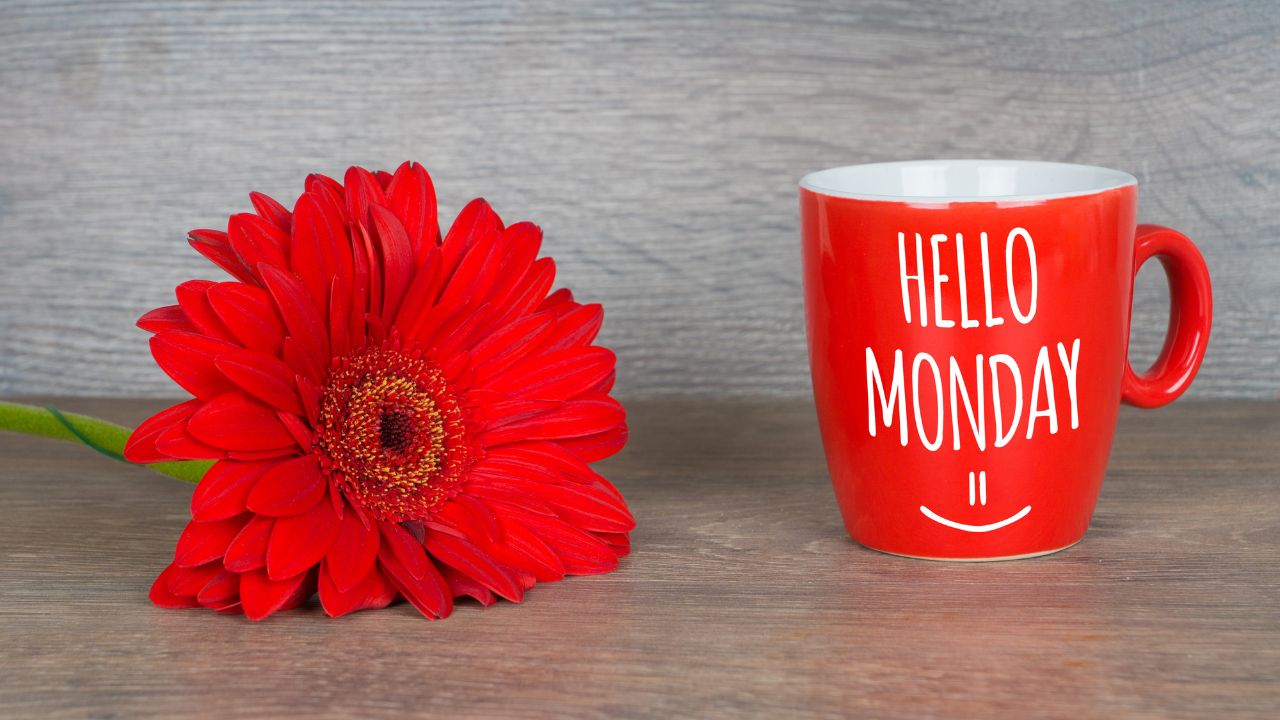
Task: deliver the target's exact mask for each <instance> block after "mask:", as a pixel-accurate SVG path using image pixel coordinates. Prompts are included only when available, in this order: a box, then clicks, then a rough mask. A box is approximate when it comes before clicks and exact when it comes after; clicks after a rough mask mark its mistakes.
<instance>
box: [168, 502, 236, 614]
mask: <svg viewBox="0 0 1280 720" xmlns="http://www.w3.org/2000/svg"><path fill="white" fill-rule="evenodd" d="M248 520H249V518H248V517H247V516H243V515H241V516H236V517H233V518H228V519H226V520H217V521H215V522H207V523H206V522H197V521H194V520H193V521H191V522H189V523H187V527H186V529H185V530H183V531H182V535H181V536H179V537H178V547H177V549H176V550H175V551H174V553H173V562H174V564H175V565H177V566H178V567H181V568H191V567H196V566H199V565H204V564H205V563H211V562H213V561H214V560H220V559H222V556H223V555H225V554H226V552H227V547H228V546H229V545H230V544H231V540H232V539H234V538H235V536H236V535H237V534H239V533H240V531H241V530H242V529H243V528H244V526H245V523H246V522H248ZM197 589H198V588H197ZM191 594H192V595H194V594H195V593H194V592H193V593H191Z"/></svg>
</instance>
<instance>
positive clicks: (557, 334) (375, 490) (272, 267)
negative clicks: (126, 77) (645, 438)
mask: <svg viewBox="0 0 1280 720" xmlns="http://www.w3.org/2000/svg"><path fill="white" fill-rule="evenodd" d="M250 197H251V198H252V200H253V205H254V208H255V209H256V210H257V212H256V213H243V214H240V215H234V216H232V218H231V221H230V223H229V227H228V230H227V232H225V233H224V232H219V231H215V230H196V231H193V232H192V233H191V244H192V246H194V247H195V249H196V250H198V251H199V252H200V253H201V254H203V255H204V256H205V257H206V258H208V259H209V260H211V261H213V263H214V264H216V265H218V266H219V267H221V268H222V269H223V270H226V271H227V272H228V273H230V274H231V275H232V276H233V277H234V278H235V280H234V281H228V282H211V281H206V280H192V281H190V282H186V283H183V284H182V285H179V286H178V288H177V299H178V304H176V305H170V306H167V307H162V308H158V309H156V310H153V311H151V312H149V313H147V314H146V315H144V316H143V317H142V319H141V320H139V321H138V325H139V326H140V327H142V328H143V329H144V330H148V331H150V332H152V333H155V336H154V337H152V338H151V352H152V354H153V355H154V356H155V359H156V362H157V363H158V364H159V365H160V367H161V369H163V370H164V371H165V372H166V373H168V375H169V376H170V377H171V378H173V379H174V381H176V382H177V383H178V384H179V385H181V386H182V387H183V388H184V389H186V390H187V391H189V392H190V393H191V394H192V395H194V396H195V397H194V398H193V399H192V400H188V401H187V402H184V403H182V404H180V405H176V406H174V407H172V408H169V409H168V410H165V411H163V412H161V413H159V414H157V415H156V416H154V417H152V418H151V419H149V420H147V421H146V422H145V423H143V424H142V425H141V426H140V427H139V428H138V429H137V430H136V431H135V432H134V434H133V437H132V438H131V439H130V440H129V445H128V447H127V448H126V450H125V455H126V457H127V458H128V459H129V460H132V461H134V462H140V463H150V462H158V461H163V460H174V459H184V460H200V459H212V460H216V463H215V464H214V465H213V467H212V469H210V470H209V472H208V473H207V474H206V475H205V476H204V478H203V479H202V480H201V481H200V484H199V485H198V486H197V487H196V489H195V493H194V494H193V496H192V498H191V517H192V519H191V522H190V524H188V525H187V528H186V530H185V531H183V533H182V536H181V537H180V538H179V539H178V546H177V551H176V552H175V554H174V561H173V563H172V564H171V565H170V566H169V567H168V568H166V569H165V570H164V572H162V573H161V574H160V577H159V578H157V579H156V582H155V585H154V586H153V587H152V589H151V599H152V601H153V602H155V603H156V604H157V605H161V606H164V607H196V606H203V607H207V608H212V609H214V610H217V611H219V612H244V614H245V615H247V616H249V617H250V618H252V619H254V620H259V619H262V618H265V617H267V616H268V615H271V614H272V613H274V612H276V611H278V610H284V609H287V608H291V607H296V606H297V605H300V604H302V603H304V602H306V601H307V599H308V598H310V597H311V595H312V594H313V593H315V592H316V591H317V590H318V592H319V595H320V602H321V604H322V605H323V607H324V609H325V612H327V613H328V614H329V615H333V616H338V615H344V614H346V613H349V612H353V611H355V610H363V609H367V608H378V607H384V606H386V605H388V604H390V603H391V602H393V601H395V600H396V599H397V598H400V597H403V598H405V599H406V600H408V601H409V602H411V603H412V604H413V605H414V606H415V607H416V608H418V610H420V611H421V612H422V613H423V614H424V615H426V616H427V617H430V618H435V617H444V616H446V615H448V614H449V613H450V611H451V610H452V608H453V598H454V597H456V596H462V595H468V596H471V597H473V598H475V599H477V600H479V601H480V602H481V603H483V604H485V605H489V604H492V603H493V602H494V601H495V596H500V597H504V598H507V599H508V600H512V601H516V602H519V601H520V599H521V597H522V596H523V594H524V592H525V591H526V590H528V589H529V588H531V587H533V585H534V584H535V583H536V582H538V581H544V582H545V581H551V580H559V579H560V578H562V577H564V576H565V575H588V574H594V573H603V572H608V571H609V570H612V569H613V568H614V567H615V566H616V565H617V563H618V557H619V556H621V555H625V554H626V553H627V551H628V548H629V539H628V535H627V533H628V532H629V531H630V530H631V529H632V528H633V527H634V525H635V523H634V521H633V520H632V517H631V513H630V512H629V511H628V510H627V506H626V503H625V502H624V501H623V499H622V496H621V495H620V494H619V493H618V491H617V490H616V489H615V488H614V487H613V485H612V484H610V483H609V481H608V480H606V479H605V478H603V477H601V476H600V475H599V474H598V473H596V472H595V471H593V470H592V469H591V468H590V467H588V463H590V462H593V461H595V460H599V459H601V458H604V457H607V456H609V455H612V454H613V453H615V452H617V451H618V450H619V449H620V448H621V447H622V445H623V443H625V442H626V438H627V426H626V423H625V415H624V413H623V409H622V406H621V405H619V404H618V403H617V401H615V400H614V399H613V398H611V397H610V396H609V394H608V393H609V390H610V388H611V387H612V386H613V378H614V356H613V353H611V352H610V351H609V350H607V349H605V348H602V347H598V346H595V345H593V344H592V342H593V341H594V339H595V337H596V332H597V331H598V330H599V329H600V322H601V319H602V313H601V309H600V306H599V305H581V304H579V303H577V302H575V301H574V299H573V295H572V294H571V293H570V292H569V291H568V290H558V291H556V292H553V293H550V294H548V292H549V291H550V289H551V283H552V280H553V277H554V273H555V264H554V263H553V262H552V260H551V259H550V258H540V259H539V258H537V255H538V249H539V245H540V242H541V237H542V235H541V231H540V230H539V229H538V228H537V226H535V225H532V224H530V223H517V224H515V225H512V226H510V227H504V226H503V225H502V221H501V220H500V219H499V218H498V216H497V214H495V213H494V211H493V210H492V209H491V208H490V207H489V205H488V204H486V203H485V202H484V201H483V200H474V201H472V202H471V204H469V205H467V207H466V208H465V209H463V211H462V212H461V213H460V214H459V215H458V218H457V220H455V221H454V224H453V227H452V228H451V229H450V230H449V232H448V234H447V235H445V237H444V238H441V237H440V231H439V229H438V225H437V219H436V198H435V189H434V188H433V187H432V184H431V179H430V178H429V177H428V176H427V173H426V171H425V170H423V169H422V167H421V166H419V165H415V164H411V163H405V164H404V165H401V166H400V168H399V169H398V170H397V171H396V172H395V174H394V175H391V174H388V173H385V172H378V173H370V172H369V171H367V170H364V169H362V168H354V167H353V168H351V169H350V170H348V171H347V174H346V177H345V179H344V183H342V184H339V183H338V182H336V181H335V180H332V179H330V178H327V177H324V176H322V175H312V176H311V177H309V178H307V183H306V192H304V193H303V194H302V196H301V197H300V198H298V201H297V203H296V204H295V205H294V209H293V212H290V211H289V210H287V209H286V208H284V207H283V206H282V205H280V204H279V203H277V202H276V201H274V200H272V199H271V198H268V197H266V196H264V195H259V194H256V193H255V194H252V195H251V196H250Z"/></svg>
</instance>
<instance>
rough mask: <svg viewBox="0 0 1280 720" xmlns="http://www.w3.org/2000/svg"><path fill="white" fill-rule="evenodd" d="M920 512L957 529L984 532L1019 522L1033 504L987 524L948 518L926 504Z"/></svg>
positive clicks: (939, 522) (941, 523) (921, 507)
mask: <svg viewBox="0 0 1280 720" xmlns="http://www.w3.org/2000/svg"><path fill="white" fill-rule="evenodd" d="M920 512H922V513H924V516H925V517H927V518H929V519H930V520H932V521H934V522H936V523H938V524H940V525H946V526H947V527H950V528H955V529H956V530H963V531H965V532H971V533H984V532H991V531H992V530H999V529H1000V528H1002V527H1004V526H1005V525H1012V524H1013V523H1016V522H1018V521H1019V520H1021V519H1022V518H1024V517H1026V516H1027V513H1029V512H1031V506H1030V505H1028V506H1026V507H1024V508H1022V509H1021V510H1019V511H1018V512H1016V513H1014V514H1013V515H1010V516H1009V517H1007V518H1005V519H1003V520H1001V521H999V522H993V523H989V524H987V525H966V524H964V523H958V522H956V521H955V520H948V519H946V518H944V517H942V516H941V515H939V514H937V513H935V512H934V511H932V510H930V509H929V508H927V507H925V506H924V505H921V506H920Z"/></svg>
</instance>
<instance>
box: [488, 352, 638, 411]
mask: <svg viewBox="0 0 1280 720" xmlns="http://www.w3.org/2000/svg"><path fill="white" fill-rule="evenodd" d="M616 363H617V360H616V358H615V357H614V355H613V351H611V350H608V349H607V348H602V347H585V348H577V347H573V348H566V349H564V350H559V351H556V352H551V353H547V354H545V355H539V356H537V357H533V358H528V359H526V360H524V361H522V362H520V363H517V364H516V365H515V366H513V367H512V368H511V369H510V370H508V371H507V372H505V373H503V374H502V376H501V377H498V378H496V379H495V380H494V381H493V382H491V383H489V384H488V386H487V387H489V388H490V389H493V390H496V391H498V392H502V393H506V394H508V395H511V396H518V397H522V398H527V399H538V400H568V399H570V398H573V397H576V396H578V395H581V394H583V393H585V392H587V391H589V390H590V389H591V388H592V387H593V386H594V385H596V384H597V383H599V382H600V381H601V380H603V379H604V378H606V377H608V376H609V374H610V373H612V372H613V369H614V366H615V365H616Z"/></svg>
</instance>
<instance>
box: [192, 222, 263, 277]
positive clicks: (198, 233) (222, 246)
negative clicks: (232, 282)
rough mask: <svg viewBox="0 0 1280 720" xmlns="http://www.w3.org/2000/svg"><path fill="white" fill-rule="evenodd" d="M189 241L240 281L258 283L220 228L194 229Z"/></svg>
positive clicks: (197, 249) (196, 249)
mask: <svg viewBox="0 0 1280 720" xmlns="http://www.w3.org/2000/svg"><path fill="white" fill-rule="evenodd" d="M187 242H188V243H190V244H191V247H192V248H194V249H195V251H196V252H198V253H200V254H201V255H203V256H205V258H206V259H208V260H209V262H211V263H213V264H214V265H217V266H218V267H220V268H222V269H223V270H226V271H227V273H228V274H230V275H231V276H232V277H234V278H236V279H237V280H239V281H240V282H243V283H248V284H250V285H257V284H258V279H257V278H256V277H255V276H254V274H253V272H252V271H251V270H250V269H249V268H247V267H245V264H244V263H242V262H240V258H239V257H237V256H236V253H235V251H234V250H232V249H231V243H230V242H229V241H228V240H227V234H226V233H224V232H221V231H219V230H192V231H191V232H190V233H188V234H187Z"/></svg>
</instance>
